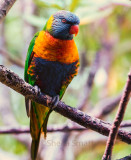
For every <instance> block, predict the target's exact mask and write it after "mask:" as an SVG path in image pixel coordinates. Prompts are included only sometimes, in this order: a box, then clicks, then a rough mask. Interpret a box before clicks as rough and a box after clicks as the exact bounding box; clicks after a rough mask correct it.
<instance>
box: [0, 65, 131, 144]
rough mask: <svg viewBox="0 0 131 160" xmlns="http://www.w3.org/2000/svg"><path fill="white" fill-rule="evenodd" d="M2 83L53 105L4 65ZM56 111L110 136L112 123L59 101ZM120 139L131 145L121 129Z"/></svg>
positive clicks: (0, 71) (130, 137) (0, 69)
mask: <svg viewBox="0 0 131 160" xmlns="http://www.w3.org/2000/svg"><path fill="white" fill-rule="evenodd" d="M0 82H2V83H3V84H5V85H6V86H8V87H10V88H12V89H14V90H15V91H16V92H18V93H20V94H22V95H23V96H28V98H30V99H31V100H33V101H36V102H38V103H40V104H44V105H46V106H48V107H49V104H50V105H51V102H52V98H51V97H49V96H48V95H44V94H43V93H41V94H39V95H38V94H37V91H36V89H35V88H34V87H33V86H31V85H29V84H28V83H26V82H25V81H24V80H23V79H21V78H20V77H19V76H18V75H17V74H15V73H14V72H12V71H10V70H9V69H7V68H6V67H4V66H3V65H0ZM54 111H56V112H58V113H59V114H61V115H63V116H65V117H67V118H69V119H70V120H72V121H74V122H76V123H78V124H80V125H82V126H83V127H86V128H90V129H92V130H94V131H96V132H98V133H100V134H102V135H105V136H108V134H109V131H110V126H111V124H110V123H107V122H104V121H102V120H100V119H97V118H94V117H91V116H89V115H87V114H85V113H84V112H81V111H80V110H78V109H75V108H72V107H70V106H68V105H66V104H64V103H63V102H61V101H59V103H58V105H57V106H56V108H55V109H54ZM118 139H120V140H121V141H123V142H126V143H128V144H131V133H130V132H127V131H124V130H122V129H120V130H119V132H118Z"/></svg>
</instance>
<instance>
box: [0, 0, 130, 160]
mask: <svg viewBox="0 0 131 160" xmlns="http://www.w3.org/2000/svg"><path fill="white" fill-rule="evenodd" d="M63 9H64V10H69V11H71V12H74V13H75V14H76V15H78V16H79V18H80V21H81V23H80V31H79V34H78V35H77V37H75V38H74V39H75V42H76V44H77V47H78V50H79V54H80V62H81V65H80V70H79V74H78V76H77V77H76V78H74V80H73V81H72V83H71V84H70V85H69V87H68V89H67V91H66V93H65V95H64V97H63V101H64V102H65V103H66V104H68V105H70V106H72V107H77V106H78V105H79V104H80V103H81V100H82V99H83V97H85V96H86V95H85V94H84V93H85V89H86V87H85V86H86V83H87V79H88V76H89V73H90V72H91V71H92V70H93V69H94V68H93V64H94V63H95V62H94V61H95V59H96V58H97V56H99V65H98V66H97V67H96V69H95V71H96V74H95V77H94V83H93V86H92V87H91V88H90V93H88V98H87V102H86V107H85V108H84V109H83V110H84V111H85V112H87V113H91V114H92V115H95V113H94V112H95V111H97V108H96V107H97V106H98V105H99V103H101V102H103V101H104V100H105V99H107V98H109V97H114V96H117V95H118V94H119V93H121V92H122V90H123V88H124V85H125V83H126V80H127V75H128V72H129V70H130V67H131V1H128V0H123V1H121V3H120V2H119V1H117V0H113V1H108V0H97V1H96V0H52V1H51V0H48V1H46V0H28V1H27V0H17V2H16V3H15V4H14V6H13V7H12V8H11V10H10V11H9V13H8V15H7V16H6V18H5V19H4V21H3V23H1V24H0V64H4V65H5V66H6V67H8V68H10V69H11V70H13V71H14V72H15V73H17V74H18V75H19V76H20V77H22V78H24V77H23V75H24V68H23V66H24V61H25V58H26V53H27V49H28V46H29V43H30V41H31V39H32V38H33V35H34V33H35V32H37V31H39V30H41V29H42V28H43V26H44V25H45V23H46V21H47V20H48V18H49V17H50V15H51V14H53V13H54V12H56V11H58V10H63ZM92 68H93V69H92ZM104 104H105V105H106V100H105V101H104ZM117 108H118V105H116V107H114V109H113V111H112V112H110V113H109V114H107V115H106V116H101V117H100V118H102V119H104V120H105V121H108V122H113V119H114V117H115V114H116V111H117ZM99 110H100V109H99ZM129 119H131V103H129V104H128V107H127V110H126V113H125V116H124V120H129ZM66 123H68V124H70V123H71V122H70V121H69V120H67V119H66V118H64V117H62V116H61V115H59V114H57V113H52V115H51V116H50V119H49V125H50V124H52V125H53V124H55V126H56V125H62V124H66ZM71 124H72V123H71ZM0 126H1V127H7V128H8V127H9V128H11V127H16V128H17V127H20V126H29V119H28V118H27V116H26V112H25V104H24V97H23V96H21V95H19V94H18V93H16V92H15V91H13V90H11V89H9V88H7V87H6V86H4V85H2V84H0ZM127 130H130V131H131V128H127ZM30 143H31V138H30V135H29V134H21V135H0V160H29V159H30ZM105 145H106V137H104V136H102V135H100V134H98V133H95V132H93V131H84V132H72V133H71V134H70V133H59V132H56V133H48V136H47V140H46V141H45V140H44V139H43V138H42V140H41V147H40V153H39V156H38V160H45V159H46V160H47V159H48V160H91V159H93V160H100V159H101V157H102V155H103V153H104V150H105ZM130 153H131V146H130V145H128V144H126V143H122V142H120V141H117V142H116V144H115V147H114V150H113V157H112V159H114V160H115V159H118V158H122V157H124V156H126V155H129V154H130Z"/></svg>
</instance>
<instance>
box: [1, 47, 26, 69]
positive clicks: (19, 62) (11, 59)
mask: <svg viewBox="0 0 131 160" xmlns="http://www.w3.org/2000/svg"><path fill="white" fill-rule="evenodd" d="M0 54H1V55H3V56H4V58H6V59H7V60H8V61H9V62H11V63H12V64H15V65H17V66H18V67H22V68H24V63H23V62H22V61H21V60H20V59H18V58H12V57H11V56H10V54H9V53H8V52H7V51H5V50H3V49H0Z"/></svg>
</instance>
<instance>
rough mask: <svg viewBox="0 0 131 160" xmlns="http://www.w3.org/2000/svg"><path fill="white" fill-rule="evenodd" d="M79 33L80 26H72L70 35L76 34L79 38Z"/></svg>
mask: <svg viewBox="0 0 131 160" xmlns="http://www.w3.org/2000/svg"><path fill="white" fill-rule="evenodd" d="M78 32H79V26H78V25H72V26H71V28H70V32H69V33H70V34H75V36H77V34H78Z"/></svg>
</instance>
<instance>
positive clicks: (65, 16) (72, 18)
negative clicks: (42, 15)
mask: <svg viewBox="0 0 131 160" xmlns="http://www.w3.org/2000/svg"><path fill="white" fill-rule="evenodd" d="M79 23H80V20H79V18H78V17H77V16H76V15H75V14H73V13H71V12H69V11H65V10H61V11H58V12H56V13H55V14H53V15H52V16H51V17H50V18H49V20H48V21H47V23H46V26H45V28H44V30H45V31H47V32H49V33H50V34H51V35H52V36H53V37H54V38H58V39H62V40H71V39H73V34H75V35H77V33H78V31H79V26H78V25H79Z"/></svg>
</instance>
